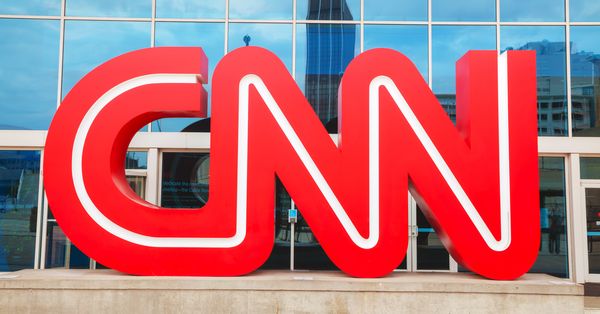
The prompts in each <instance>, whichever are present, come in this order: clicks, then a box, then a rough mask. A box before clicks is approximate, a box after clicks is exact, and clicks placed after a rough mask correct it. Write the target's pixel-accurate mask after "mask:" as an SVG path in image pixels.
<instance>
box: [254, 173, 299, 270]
mask: <svg viewBox="0 0 600 314" xmlns="http://www.w3.org/2000/svg"><path fill="white" fill-rule="evenodd" d="M275 193H276V195H275V244H274V245H273V250H272V251H271V255H270V256H269V259H267V261H266V262H265V263H264V264H263V265H262V266H261V268H262V269H290V245H291V238H292V236H293V235H292V230H291V225H290V223H289V222H288V213H289V209H290V208H291V206H292V203H291V199H290V195H289V194H288V193H287V191H286V190H285V188H284V187H283V184H281V181H279V180H277V181H276V185H275ZM294 231H295V232H294V233H295V234H297V233H296V230H294ZM297 239H298V238H295V241H297Z"/></svg>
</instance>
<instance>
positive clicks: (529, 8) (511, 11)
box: [500, 0, 565, 22]
mask: <svg viewBox="0 0 600 314" xmlns="http://www.w3.org/2000/svg"><path fill="white" fill-rule="evenodd" d="M500 19H502V21H508V22H515V21H527V22H531V21H536V22H550V21H554V22H562V21H564V20H565V1H564V0H527V1H523V0H502V1H500Z"/></svg>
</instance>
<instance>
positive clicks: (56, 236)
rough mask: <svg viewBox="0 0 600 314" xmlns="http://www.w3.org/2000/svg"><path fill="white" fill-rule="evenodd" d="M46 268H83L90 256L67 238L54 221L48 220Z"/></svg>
mask: <svg viewBox="0 0 600 314" xmlns="http://www.w3.org/2000/svg"><path fill="white" fill-rule="evenodd" d="M45 266H46V268H73V269H85V268H89V267H90V258H89V257H87V256H86V255H85V254H83V252H81V251H80V250H79V249H78V248H77V247H76V246H75V245H73V244H72V243H71V241H70V240H69V239H68V238H67V236H66V235H65V233H64V232H63V231H62V229H61V228H60V226H58V224H57V223H56V222H55V221H49V222H48V229H47V231H46V265H45Z"/></svg>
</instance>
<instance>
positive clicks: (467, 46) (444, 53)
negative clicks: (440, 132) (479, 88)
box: [431, 26, 496, 121]
mask: <svg viewBox="0 0 600 314" xmlns="http://www.w3.org/2000/svg"><path fill="white" fill-rule="evenodd" d="M432 45H433V47H432V65H431V70H432V75H433V78H432V85H433V86H432V87H433V92H434V93H435V95H436V96H437V98H438V99H439V101H440V103H441V104H442V106H443V107H444V110H446V113H448V116H450V119H452V121H455V119H456V62H457V61H458V60H459V59H460V58H461V57H462V56H463V55H464V54H465V53H467V52H468V51H469V50H495V49H496V28H495V27H493V26H433V29H432Z"/></svg>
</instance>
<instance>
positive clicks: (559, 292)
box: [0, 269, 584, 314]
mask: <svg viewBox="0 0 600 314" xmlns="http://www.w3.org/2000/svg"><path fill="white" fill-rule="evenodd" d="M583 311H584V298H583V286H581V285H578V284H574V283H572V282H569V281H567V280H562V279H557V278H555V277H551V276H548V275H543V274H527V275H525V276H524V277H522V278H521V279H519V280H516V281H491V280H486V279H483V278H481V277H478V276H476V275H471V274H462V273H406V272H398V273H394V274H392V275H390V276H388V277H385V278H378V279H357V278H350V277H348V276H346V275H344V274H342V273H339V272H321V271H319V272H288V271H258V272H256V273H253V274H251V275H248V276H244V277H228V278H215V277H137V276H128V275H124V274H121V273H118V272H115V271H112V270H64V269H60V270H23V271H18V272H13V273H3V274H0V312H2V313H65V312H70V313H128V314H129V313H186V312H187V313H399V312H407V313H466V312H470V313H583Z"/></svg>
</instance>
